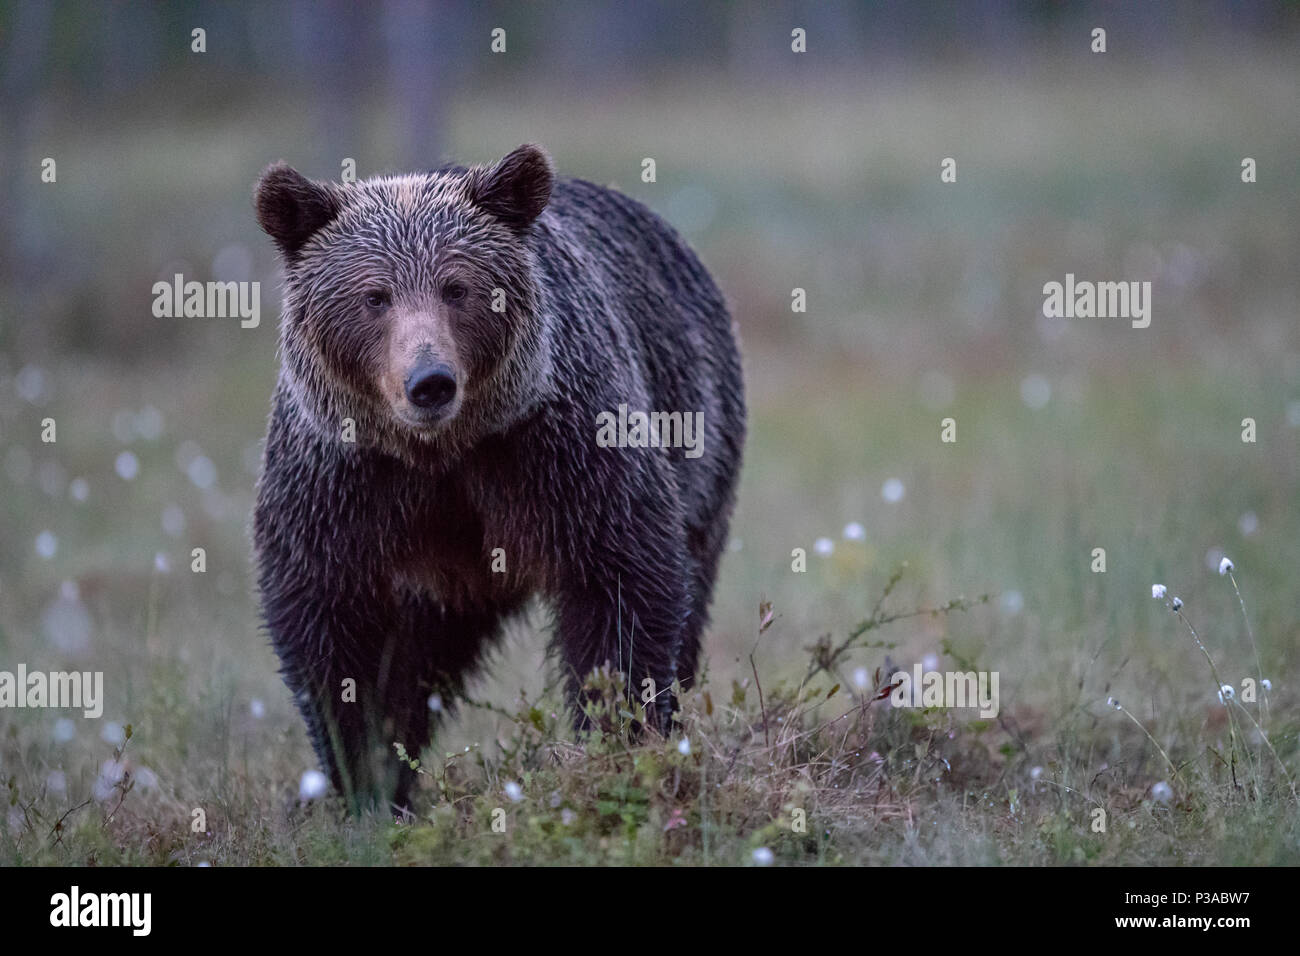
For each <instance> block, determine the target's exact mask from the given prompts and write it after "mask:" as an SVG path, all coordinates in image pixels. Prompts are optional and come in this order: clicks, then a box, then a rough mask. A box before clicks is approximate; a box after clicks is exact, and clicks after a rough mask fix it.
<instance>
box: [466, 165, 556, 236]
mask: <svg viewBox="0 0 1300 956" xmlns="http://www.w3.org/2000/svg"><path fill="white" fill-rule="evenodd" d="M554 182H555V171H554V170H553V169H552V168H551V157H549V156H547V155H546V151H545V150H544V149H542V148H541V147H540V146H532V145H526V146H520V147H519V148H518V149H516V150H515V151H514V152H513V153H511V154H510V155H509V156H507V157H506V158H505V159H503V160H501V162H499V163H497V164H496V165H495V166H489V167H481V168H478V169H474V170H471V171H470V174H469V196H470V200H471V201H472V202H473V203H474V204H475V205H477V206H478V207H479V208H480V209H482V210H483V211H484V212H487V213H490V214H491V215H493V216H495V217H496V218H497V219H499V220H501V221H502V222H504V223H505V224H506V225H507V226H510V227H511V228H512V229H515V230H517V231H523V230H524V229H527V228H528V226H530V225H531V224H532V222H533V220H534V219H536V218H537V217H538V216H540V215H541V214H542V210H543V209H545V208H546V204H547V202H549V201H550V198H551V186H552V184H554Z"/></svg>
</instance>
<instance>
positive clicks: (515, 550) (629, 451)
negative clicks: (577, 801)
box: [254, 147, 745, 806]
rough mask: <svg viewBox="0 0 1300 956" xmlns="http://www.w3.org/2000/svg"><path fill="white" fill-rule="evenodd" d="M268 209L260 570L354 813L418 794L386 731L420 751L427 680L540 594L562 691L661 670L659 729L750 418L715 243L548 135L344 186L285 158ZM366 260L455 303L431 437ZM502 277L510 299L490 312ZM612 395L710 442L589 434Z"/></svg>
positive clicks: (272, 180) (703, 613) (700, 606)
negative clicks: (607, 178)
mask: <svg viewBox="0 0 1300 956" xmlns="http://www.w3.org/2000/svg"><path fill="white" fill-rule="evenodd" d="M511 164H513V165H511ZM257 207H258V217H259V220H260V221H261V222H262V225H263V227H264V228H266V230H267V231H268V233H270V234H271V236H272V238H274V239H275V240H276V243H277V245H279V246H280V249H281V252H282V254H283V256H284V260H285V266H286V292H285V304H284V314H283V318H282V323H281V374H280V378H279V381H278V383H277V386H276V389H275V394H274V396H273V400H272V413H271V421H270V427H269V432H268V435H267V442H266V452H265V460H264V467H263V474H262V477H261V480H260V482H259V487H258V499H257V507H256V512H255V516H254V539H255V545H256V551H257V565H258V580H259V587H260V591H261V598H262V608H263V614H264V618H265V622H266V625H267V627H268V629H269V631H270V635H271V639H272V643H273V646H274V648H275V650H276V652H277V654H278V655H279V657H280V660H281V664H282V668H281V669H282V674H283V676H284V679H285V681H286V683H287V684H288V686H289V688H290V690H291V691H292V692H293V694H294V697H295V701H296V703H297V704H298V707H299V709H300V710H301V712H302V714H303V717H304V718H305V720H306V723H307V727H308V731H309V733H310V735H311V738H312V741H313V744H314V746H315V748H316V751H317V754H318V756H319V758H320V760H321V762H322V764H323V766H324V767H325V768H326V769H327V770H328V772H329V774H330V776H331V777H332V779H333V782H334V784H335V786H336V787H337V788H338V789H339V790H340V791H341V792H343V793H345V794H347V795H348V796H349V798H350V799H351V801H352V803H353V805H354V806H361V805H364V804H366V803H370V802H373V801H375V800H379V801H395V802H396V803H397V804H398V805H404V804H405V802H406V800H407V798H408V795H409V788H410V785H411V783H412V775H411V773H410V771H409V770H408V769H407V768H406V767H405V766H403V765H399V763H398V762H397V761H396V760H395V759H394V757H393V754H392V746H391V745H392V742H393V741H401V742H403V743H404V744H405V746H406V747H407V749H408V750H409V751H410V752H412V753H413V754H414V753H418V751H419V749H420V747H421V746H422V745H424V744H425V743H427V742H428V740H429V735H430V732H431V730H432V728H431V726H430V718H431V716H432V715H431V712H430V710H429V707H428V706H427V700H428V698H429V695H430V694H431V693H435V692H436V693H440V694H441V695H442V698H443V700H444V701H446V702H448V704H451V703H452V702H453V701H454V699H455V697H456V696H457V694H458V693H459V692H460V691H461V690H462V688H463V686H464V682H465V680H466V679H467V677H469V676H470V675H471V674H472V673H473V672H474V668H475V666H476V665H477V664H478V663H479V662H480V660H481V658H482V656H483V654H484V653H485V651H487V650H488V649H489V648H490V647H491V646H492V644H493V642H494V641H495V640H496V639H497V637H498V636H499V634H500V632H501V625H502V622H503V621H504V620H505V619H507V618H508V617H510V616H511V615H514V614H516V613H518V612H519V611H520V610H521V608H522V607H523V606H524V604H525V602H526V601H527V600H528V599H529V598H530V597H532V596H534V595H539V596H541V597H542V598H543V600H544V601H546V602H547V603H548V605H549V607H550V608H551V610H552V613H553V618H554V622H555V629H554V630H555V633H554V640H553V645H554V651H555V654H556V656H557V657H558V658H559V661H560V665H561V667H562V668H563V672H564V675H565V677H566V685H567V690H568V694H569V698H570V700H571V701H572V702H573V703H574V704H575V705H576V704H578V703H580V698H581V691H582V685H583V682H584V679H585V678H586V677H587V676H588V675H589V674H590V672H591V671H592V669H594V668H598V667H600V666H602V665H605V664H609V665H611V666H613V667H621V669H622V670H623V671H624V672H625V673H627V674H628V676H629V678H630V684H631V686H632V687H634V688H638V689H639V687H640V681H641V678H642V677H645V676H649V677H651V678H653V679H654V680H655V682H656V686H657V687H658V688H659V689H660V691H661V692H662V694H661V697H660V698H659V701H658V703H657V705H656V706H654V707H652V708H650V712H649V713H650V716H651V719H652V720H653V722H654V723H655V724H656V725H657V727H658V729H660V730H661V731H666V730H667V729H668V728H669V719H670V714H671V710H672V708H673V706H674V702H673V701H672V700H671V697H670V695H669V694H668V693H667V689H668V688H669V687H670V686H671V685H672V683H673V681H674V679H680V680H681V681H682V683H683V685H686V684H689V682H690V680H691V679H692V678H693V676H694V673H695V668H696V664H697V661H698V655H699V649H700V638H701V632H702V630H703V628H704V627H705V624H706V622H707V615H708V607H709V602H710V598H711V595H712V590H713V583H714V578H715V575H716V571H717V565H718V559H719V555H720V553H721V551H722V549H723V545H724V543H725V540H726V537H727V524H728V520H729V516H730V513H731V508H732V503H733V497H734V490H735V483H736V476H737V472H738V470H739V466H740V461H741V450H742V446H743V442H744V434H745V412H744V400H743V392H742V382H741V371H740V362H739V356H738V352H737V346H736V341H735V337H734V332H733V326H732V322H731V319H730V317H729V315H728V312H727V309H726V306H725V304H724V302H723V299H722V296H721V295H720V293H719V292H718V290H717V288H716V287H715V285H714V284H713V282H712V280H711V279H710V277H709V275H708V274H707V272H706V271H705V270H704V268H703V266H702V265H701V264H700V263H699V261H698V259H697V258H696V257H695V256H694V254H693V253H692V252H691V251H690V250H689V249H688V248H687V247H686V245H685V244H684V243H683V242H682V241H681V239H680V238H679V237H678V236H677V235H676V233H674V232H673V230H672V229H671V228H670V227H668V226H667V225H666V224H665V223H663V222H662V221H661V220H660V219H658V218H657V217H656V216H654V215H653V214H652V213H651V212H649V211H648V210H647V209H645V208H644V207H643V206H641V205H640V204H638V203H636V202H634V201H633V200H631V199H628V198H627V197H625V196H622V195H620V194H618V193H616V192H614V191H612V190H609V189H605V188H602V187H600V186H596V185H593V184H591V183H587V182H583V181H581V180H560V181H555V180H553V178H552V174H551V172H550V164H549V160H548V159H547V158H546V157H545V154H544V153H542V152H541V151H540V150H537V149H536V148H535V147H521V149H520V150H517V151H516V152H515V153H512V154H511V156H510V157H507V158H506V160H503V161H502V163H501V164H498V165H497V166H496V167H489V168H473V169H448V170H442V171H438V172H435V173H429V174H418V175H414V176H403V177H389V178H382V179H376V180H371V181H368V182H365V183H359V184H355V185H346V186H345V185H338V184H320V183H311V182H309V181H307V180H305V179H302V177H300V176H298V174H296V173H294V172H293V171H292V170H290V169H288V167H285V166H279V165H278V166H274V167H272V168H271V169H269V170H268V171H267V173H266V174H264V176H263V180H262V182H261V184H260V185H259V188H258V193H257ZM449 274H451V275H455V276H457V277H460V278H463V279H465V280H466V282H467V283H469V284H470V285H471V291H470V296H469V301H467V302H466V303H465V304H464V306H463V307H461V308H458V309H453V308H451V307H449V306H447V305H445V304H439V303H438V302H437V294H438V293H437V289H438V288H439V286H440V283H442V282H443V281H444V280H445V277H446V276H447V275H449ZM376 277H382V279H383V280H384V281H386V282H388V283H390V284H391V285H392V287H393V288H395V289H397V290H398V293H397V297H400V299H401V307H402V309H404V310H405V311H404V312H402V313H401V314H403V315H414V314H417V313H418V314H419V315H421V316H423V317H424V319H423V320H424V321H430V322H432V321H434V320H433V319H430V318H429V317H430V316H435V315H436V316H437V317H438V318H437V319H436V322H437V324H438V327H439V328H440V329H441V330H442V331H443V333H445V334H444V336H443V337H444V339H445V343H444V345H445V347H447V348H449V349H450V350H452V351H454V353H455V356H454V358H455V360H456V361H457V362H458V363H460V366H461V367H462V369H463V371H462V374H463V375H464V377H465V388H464V397H463V404H462V406H461V407H460V410H459V412H458V413H457V415H456V417H455V418H454V419H453V420H452V421H451V422H450V423H448V424H447V425H446V427H444V428H442V429H440V430H438V431H436V432H434V433H424V432H421V431H419V430H413V429H411V428H410V427H408V426H406V425H405V424H404V423H403V422H402V421H400V420H398V419H397V418H395V416H394V413H393V408H392V395H391V394H390V393H391V387H392V386H391V384H390V385H388V386H387V388H386V387H385V385H384V384H383V383H384V382H385V381H386V380H387V381H388V382H390V383H391V381H392V380H393V374H394V373H393V370H392V368H391V364H392V362H393V358H392V353H393V349H391V348H389V345H390V343H391V339H390V337H391V335H392V334H393V329H392V328H391V327H386V320H385V319H384V317H382V316H374V315H369V314H367V313H366V312H365V311H364V310H360V311H358V308H357V305H356V299H357V295H358V294H359V292H360V291H361V289H362V287H364V286H365V285H366V284H367V283H371V282H373V281H375V279H376ZM498 287H499V288H502V289H504V290H505V291H506V301H507V303H508V305H507V312H506V314H505V315H502V314H500V313H496V312H492V311H491V309H490V298H491V297H490V290H491V289H492V288H498ZM396 304H397V303H396V297H395V306H396ZM391 314H393V313H390V317H391ZM446 343H451V344H450V345H446ZM442 347H444V346H439V348H442ZM620 404H626V405H628V406H629V408H631V409H633V410H645V411H651V410H668V411H683V412H686V411H702V412H703V413H704V429H705V431H704V444H703V450H704V454H703V456H702V457H700V458H696V459H689V458H686V457H685V455H684V453H683V452H684V450H683V449H680V448H675V449H658V448H626V449H624V448H601V447H598V446H597V445H596V441H595V435H596V416H597V414H598V413H600V412H605V411H615V410H617V408H618V406H619V405H620ZM345 418H351V419H353V420H354V421H355V423H356V437H357V440H356V443H355V444H352V443H345V442H342V441H341V440H340V436H341V434H342V428H343V420H344V419H345ZM494 548H502V549H504V551H505V555H506V562H507V564H506V566H507V573H505V574H500V573H497V574H494V573H492V571H491V565H492V551H493V549H494ZM345 678H352V679H354V680H355V681H356V684H357V702H356V703H343V702H342V701H341V688H342V682H343V680H344V679H345Z"/></svg>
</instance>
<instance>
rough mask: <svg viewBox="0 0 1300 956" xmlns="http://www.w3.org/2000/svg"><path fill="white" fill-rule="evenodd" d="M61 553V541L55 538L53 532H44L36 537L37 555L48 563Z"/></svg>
mask: <svg viewBox="0 0 1300 956" xmlns="http://www.w3.org/2000/svg"><path fill="white" fill-rule="evenodd" d="M58 551H59V539H58V538H57V537H55V534H54V532H53V531H42V532H41V533H40V534H38V535H37V536H36V553H37V554H39V555H40V556H41V557H42V558H44V559H45V560H46V561H48V560H50V559H51V558H52V557H54V555H55V554H57V553H58Z"/></svg>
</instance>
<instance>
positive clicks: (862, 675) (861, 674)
mask: <svg viewBox="0 0 1300 956" xmlns="http://www.w3.org/2000/svg"><path fill="white" fill-rule="evenodd" d="M870 682H871V674H870V673H869V672H868V671H867V669H866V668H865V667H859V668H856V669H855V670H854V671H853V686H854V687H856V688H857V689H858V690H866V689H867V685H868V684H869V683H870Z"/></svg>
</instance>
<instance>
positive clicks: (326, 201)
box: [254, 163, 339, 261]
mask: <svg viewBox="0 0 1300 956" xmlns="http://www.w3.org/2000/svg"><path fill="white" fill-rule="evenodd" d="M254 201H255V202H256V204H257V221H258V223H259V224H260V225H261V227H262V229H263V230H264V231H265V232H266V234H267V235H268V236H270V237H271V238H272V239H274V240H275V244H276V245H277V246H279V247H280V251H281V252H282V253H283V254H284V257H285V259H287V260H289V261H292V260H294V259H296V258H297V257H298V250H299V249H301V248H302V246H303V243H305V242H306V241H307V240H308V239H310V238H311V237H312V236H313V235H314V234H315V233H316V232H318V231H319V230H320V229H322V228H324V227H325V226H326V225H328V224H329V223H330V222H331V221H332V220H333V219H334V217H335V216H337V215H338V214H339V202H338V197H337V196H336V194H335V193H334V192H333V191H331V189H330V188H329V186H328V185H326V184H325V183H316V182H312V181H311V180H310V179H308V178H307V177H305V176H303V175H302V174H301V173H299V172H298V171H297V170H296V169H294V168H293V167H292V166H289V165H288V164H287V163H276V164H275V165H274V166H270V167H268V168H267V170H266V172H264V173H262V178H261V179H260V180H259V181H258V183H257V192H256V194H255V200H254Z"/></svg>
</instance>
